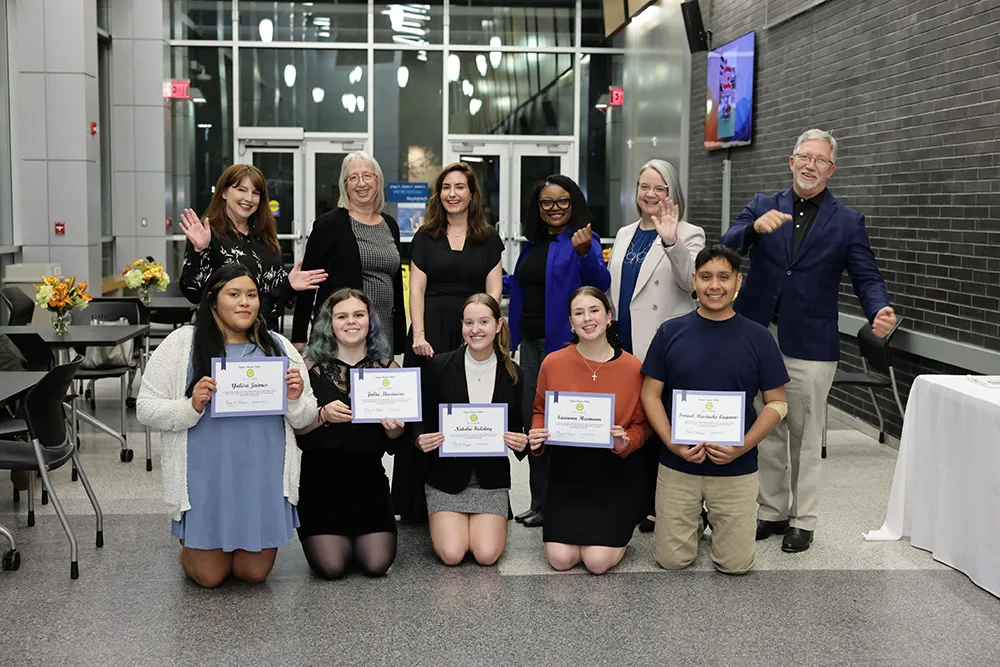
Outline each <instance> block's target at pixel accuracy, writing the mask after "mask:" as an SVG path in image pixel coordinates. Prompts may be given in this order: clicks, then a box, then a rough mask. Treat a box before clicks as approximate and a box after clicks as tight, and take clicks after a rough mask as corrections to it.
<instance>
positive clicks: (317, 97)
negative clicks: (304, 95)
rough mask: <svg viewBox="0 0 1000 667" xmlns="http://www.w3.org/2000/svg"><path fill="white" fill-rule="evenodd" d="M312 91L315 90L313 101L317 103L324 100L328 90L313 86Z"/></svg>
mask: <svg viewBox="0 0 1000 667" xmlns="http://www.w3.org/2000/svg"><path fill="white" fill-rule="evenodd" d="M312 92H313V102H315V103H316V104H319V103H320V102H322V101H323V98H324V97H326V91H325V90H323V89H322V88H313V91H312Z"/></svg>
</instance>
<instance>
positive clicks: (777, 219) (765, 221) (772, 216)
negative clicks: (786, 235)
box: [753, 209, 792, 234]
mask: <svg viewBox="0 0 1000 667" xmlns="http://www.w3.org/2000/svg"><path fill="white" fill-rule="evenodd" d="M791 220H792V216H791V215H789V214H788V213H782V212H781V211H778V210H776V209H771V210H770V211H768V212H767V213H765V214H764V215H762V216H760V217H759V218H757V219H756V220H754V221H753V228H754V229H755V230H757V233H758V234H770V233H771V232H773V231H774V230H776V229H778V228H779V227H781V226H782V225H783V224H785V223H786V222H791Z"/></svg>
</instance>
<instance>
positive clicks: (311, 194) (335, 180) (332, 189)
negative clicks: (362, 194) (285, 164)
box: [304, 137, 384, 237]
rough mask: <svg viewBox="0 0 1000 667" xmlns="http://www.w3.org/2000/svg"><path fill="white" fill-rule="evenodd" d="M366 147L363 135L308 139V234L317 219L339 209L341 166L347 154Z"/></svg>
mask: <svg viewBox="0 0 1000 667" xmlns="http://www.w3.org/2000/svg"><path fill="white" fill-rule="evenodd" d="M367 150H368V147H367V141H366V139H364V138H350V139H336V138H335V139H319V138H310V137H307V138H306V141H305V155H306V197H305V206H306V210H305V213H306V215H305V230H304V233H305V235H306V236H307V237H308V236H309V234H310V233H311V232H312V226H313V223H314V222H315V221H316V218H318V217H319V216H321V215H323V214H324V213H327V212H329V211H332V210H334V209H335V208H337V202H338V201H339V200H340V182H339V181H340V167H341V164H342V163H343V161H344V158H345V157H347V155H348V153H353V152H354V151H367ZM383 186H384V184H383Z"/></svg>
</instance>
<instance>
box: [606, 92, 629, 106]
mask: <svg viewBox="0 0 1000 667" xmlns="http://www.w3.org/2000/svg"><path fill="white" fill-rule="evenodd" d="M608 93H609V94H610V97H611V99H610V101H609V102H608V106H612V107H620V106H622V105H624V104H625V91H624V90H622V89H621V88H608Z"/></svg>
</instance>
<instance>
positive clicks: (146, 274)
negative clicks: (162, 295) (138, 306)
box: [122, 257, 170, 306]
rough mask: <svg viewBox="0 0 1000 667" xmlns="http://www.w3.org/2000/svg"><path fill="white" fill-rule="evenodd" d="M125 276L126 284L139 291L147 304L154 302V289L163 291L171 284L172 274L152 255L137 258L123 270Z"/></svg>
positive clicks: (140, 296)
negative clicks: (152, 292)
mask: <svg viewBox="0 0 1000 667" xmlns="http://www.w3.org/2000/svg"><path fill="white" fill-rule="evenodd" d="M122 275H123V276H125V285H126V286H127V287H130V288H132V289H136V290H138V291H139V298H140V299H141V300H142V302H143V303H144V304H146V305H147V306H148V305H149V304H150V303H151V302H152V300H153V297H152V294H151V291H152V289H153V288H154V287H155V288H156V289H158V290H160V291H161V292H162V291H163V290H165V289H167V285H169V284H170V276H169V275H168V274H167V272H166V270H165V269H164V268H163V265H162V264H160V263H159V262H157V261H156V260H154V259H153V258H152V257H146V258H145V259H137V260H135V261H134V262H132V263H131V264H130V265H128V266H127V267H125V270H124V271H122Z"/></svg>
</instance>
